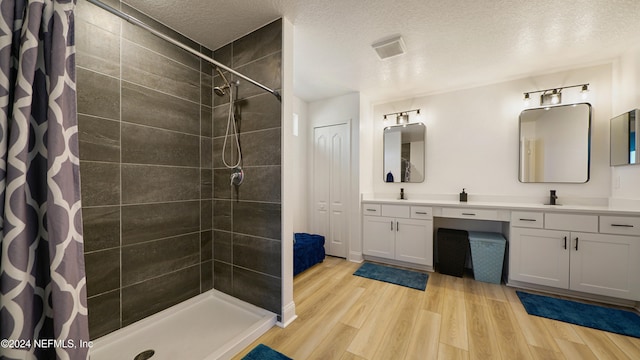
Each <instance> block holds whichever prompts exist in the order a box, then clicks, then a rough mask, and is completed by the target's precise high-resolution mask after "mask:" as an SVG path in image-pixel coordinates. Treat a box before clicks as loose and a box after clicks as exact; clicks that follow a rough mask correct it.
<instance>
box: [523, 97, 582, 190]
mask: <svg viewBox="0 0 640 360" xmlns="http://www.w3.org/2000/svg"><path fill="white" fill-rule="evenodd" d="M580 105H586V106H587V110H588V111H587V115H588V119H587V147H586V151H587V156H586V167H587V169H586V174H585V175H586V178H585V179H584V181H582V180H578V181H558V180H554V181H523V180H522V167H523V164H522V156H523V154H522V151H523V145H522V115H523V114H524V113H525V112H526V111H532V110H543V111H550V110H552V109H557V108H562V107H576V106H580ZM591 122H592V107H591V104H590V103H586V102H584V103H575V104H566V105H556V106H547V107H538V108H530V109H524V110H522V112H520V116H519V117H518V181H519V182H521V183H524V184H543V183H556V184H584V183H587V182H588V181H589V179H590V178H591V136H592V135H591Z"/></svg>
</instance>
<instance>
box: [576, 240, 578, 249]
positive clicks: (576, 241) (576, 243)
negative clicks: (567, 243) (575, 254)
mask: <svg viewBox="0 0 640 360" xmlns="http://www.w3.org/2000/svg"><path fill="white" fill-rule="evenodd" d="M576 251H578V237H576Z"/></svg>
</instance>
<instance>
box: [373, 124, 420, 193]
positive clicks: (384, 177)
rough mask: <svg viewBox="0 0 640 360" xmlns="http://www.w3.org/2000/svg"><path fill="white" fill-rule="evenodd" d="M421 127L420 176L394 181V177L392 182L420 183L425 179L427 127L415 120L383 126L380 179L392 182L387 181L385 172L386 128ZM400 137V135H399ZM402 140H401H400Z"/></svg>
mask: <svg viewBox="0 0 640 360" xmlns="http://www.w3.org/2000/svg"><path fill="white" fill-rule="evenodd" d="M418 126H419V127H422V143H423V144H424V146H423V150H422V153H423V154H422V155H423V158H422V172H423V174H422V178H421V179H420V181H402V180H400V181H396V179H394V181H393V183H401V184H402V183H405V184H407V183H416V184H417V183H422V182H424V181H425V179H426V178H427V176H426V169H427V159H426V150H427V127H426V125H425V124H423V123H421V122H416V123H409V124H404V125H394V126H387V127H385V128H384V130H383V131H382V181H383V182H385V183H392V182H388V181H387V172H386V165H385V164H386V158H387V152H386V150H387V146H388V145H387V141H386V139H385V135H386V134H387V130H390V129H402V128H408V127H418ZM401 138H402V135H401ZM401 142H402V140H401Z"/></svg>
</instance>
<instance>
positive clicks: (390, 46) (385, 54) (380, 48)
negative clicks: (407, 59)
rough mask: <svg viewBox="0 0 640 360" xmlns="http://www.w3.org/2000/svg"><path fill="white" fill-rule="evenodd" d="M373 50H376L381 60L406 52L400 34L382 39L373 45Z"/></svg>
mask: <svg viewBox="0 0 640 360" xmlns="http://www.w3.org/2000/svg"><path fill="white" fill-rule="evenodd" d="M371 47H373V50H375V51H376V53H377V54H378V57H379V58H380V60H385V59H388V58H391V57H394V56H398V55H402V54H404V53H405V52H406V47H405V45H404V40H402V37H401V36H400V35H397V36H394V37H392V38H388V39H385V40H380V41H378V42H376V43H374V44H373V45H371Z"/></svg>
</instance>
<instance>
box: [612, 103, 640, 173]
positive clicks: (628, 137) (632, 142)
mask: <svg viewBox="0 0 640 360" xmlns="http://www.w3.org/2000/svg"><path fill="white" fill-rule="evenodd" d="M638 115H640V110H638V109H635V110H631V111H629V112H627V113H624V114H622V115H620V116H616V117H614V118H613V119H611V158H610V159H611V161H610V164H611V166H616V165H629V164H638V163H639V161H638V157H640V155H639V154H638V152H637V151H636V150H637V145H636V144H637V143H638V138H639V137H640V135H639V134H638V129H640V122H639V121H638V120H640V119H638Z"/></svg>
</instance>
